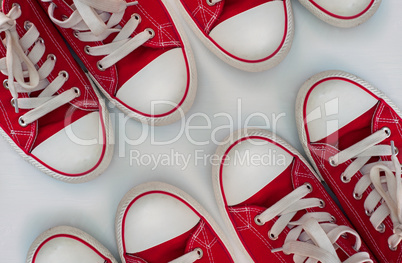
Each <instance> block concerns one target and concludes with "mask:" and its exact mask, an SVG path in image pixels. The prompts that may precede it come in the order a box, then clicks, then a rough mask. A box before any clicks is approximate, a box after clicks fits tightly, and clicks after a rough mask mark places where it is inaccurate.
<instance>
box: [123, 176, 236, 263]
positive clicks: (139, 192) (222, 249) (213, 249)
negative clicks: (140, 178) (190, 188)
mask: <svg viewBox="0 0 402 263" xmlns="http://www.w3.org/2000/svg"><path fill="white" fill-rule="evenodd" d="M116 236H117V246H118V249H119V253H120V258H121V260H122V262H123V263H141V262H148V263H162V262H172V263H179V262H189V263H190V262H197V263H198V262H200V263H202V262H219V263H225V262H234V261H233V256H232V252H231V251H230V250H229V247H228V246H227V241H226V240H225V238H224V237H223V234H222V232H221V230H220V229H219V227H218V225H217V224H216V223H215V222H214V220H213V219H212V218H211V216H210V215H209V214H208V213H207V211H205V209H204V208H202V207H201V205H200V204H198V203H197V202H196V201H195V200H194V199H193V198H191V197H190V196H189V195H188V194H186V193H184V192H183V191H181V190H179V189H177V188H175V187H173V186H170V185H167V184H163V183H159V182H153V183H147V184H143V185H140V186H137V187H135V188H133V189H131V190H130V191H129V192H128V193H127V194H126V195H125V196H124V198H123V200H122V201H121V202H120V205H119V208H118V210H117V214H116Z"/></svg>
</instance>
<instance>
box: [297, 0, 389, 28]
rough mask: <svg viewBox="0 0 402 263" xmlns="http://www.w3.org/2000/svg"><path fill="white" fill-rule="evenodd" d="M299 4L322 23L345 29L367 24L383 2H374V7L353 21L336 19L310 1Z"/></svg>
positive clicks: (376, 0) (302, 0) (379, 0)
mask: <svg viewBox="0 0 402 263" xmlns="http://www.w3.org/2000/svg"><path fill="white" fill-rule="evenodd" d="M330 1H336V0H330ZM299 2H300V3H301V4H302V5H303V6H304V7H305V8H307V10H309V11H310V12H311V13H312V14H313V15H315V16H316V17H318V18H319V19H321V20H322V21H324V22H326V23H328V24H330V25H333V26H336V27H343V28H350V27H355V26H358V25H360V24H363V23H364V22H366V21H367V20H368V19H369V18H370V17H372V16H373V15H374V14H375V12H377V10H378V8H379V7H380V4H381V0H374V3H373V5H372V6H371V7H370V8H369V9H368V10H367V11H366V12H365V13H364V14H362V15H360V16H358V17H356V18H353V19H342V18H338V17H334V16H332V15H330V14H328V13H326V12H324V11H322V10H320V9H319V8H317V7H316V6H315V5H314V4H312V3H311V1H310V0H299Z"/></svg>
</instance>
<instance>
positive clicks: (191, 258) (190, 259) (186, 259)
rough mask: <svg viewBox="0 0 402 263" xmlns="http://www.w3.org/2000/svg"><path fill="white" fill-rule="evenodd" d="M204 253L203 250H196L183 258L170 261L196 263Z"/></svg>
mask: <svg viewBox="0 0 402 263" xmlns="http://www.w3.org/2000/svg"><path fill="white" fill-rule="evenodd" d="M202 256H203V251H202V249H201V248H196V249H194V250H193V251H191V252H188V253H186V254H184V255H183V256H181V257H179V258H177V259H175V260H172V261H170V262H169V263H194V262H195V261H197V260H198V259H200V258H202Z"/></svg>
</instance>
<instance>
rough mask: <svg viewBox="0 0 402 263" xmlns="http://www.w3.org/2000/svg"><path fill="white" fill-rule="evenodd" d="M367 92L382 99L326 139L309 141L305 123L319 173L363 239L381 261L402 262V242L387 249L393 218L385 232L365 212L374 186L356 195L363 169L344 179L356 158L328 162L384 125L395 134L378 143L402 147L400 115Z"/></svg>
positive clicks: (388, 219) (386, 221) (386, 223)
mask: <svg viewBox="0 0 402 263" xmlns="http://www.w3.org/2000/svg"><path fill="white" fill-rule="evenodd" d="M345 81H348V82H350V83H351V81H350V80H349V79H348V80H346V79H345ZM354 84H355V85H356V86H357V87H359V88H361V89H363V90H365V88H364V87H362V86H361V85H359V84H357V83H354ZM366 91H367V90H366ZM367 92H368V93H370V94H371V95H372V96H373V97H375V98H376V99H378V100H379V102H378V103H377V104H376V105H375V106H374V107H373V108H372V109H370V110H368V111H367V112H366V113H364V114H363V115H361V116H360V117H358V118H356V119H355V120H354V121H352V122H351V123H349V124H347V125H346V126H344V127H342V128H341V129H339V130H338V131H337V132H336V133H334V134H331V135H329V136H328V137H327V138H324V139H322V140H321V141H319V142H315V143H313V142H310V141H309V136H308V129H307V125H306V124H305V130H306V132H307V140H308V148H309V151H310V153H311V155H312V158H313V159H314V161H315V163H316V166H317V167H318V169H319V172H320V173H321V175H322V176H323V177H324V180H325V181H326V182H327V183H328V185H329V186H330V188H331V189H332V191H333V192H334V193H335V195H336V196H337V198H338V199H339V201H340V203H341V205H342V207H343V209H344V210H345V212H346V214H347V215H348V217H349V219H350V220H351V221H352V223H353V225H354V226H355V228H356V229H357V230H358V232H359V234H360V235H361V236H362V239H363V240H365V242H366V243H367V245H368V246H369V247H370V249H371V251H373V253H374V254H375V255H376V257H377V258H378V260H379V261H380V262H395V263H396V262H401V261H402V248H401V246H400V245H399V246H398V248H397V250H396V251H392V250H390V249H389V248H388V237H389V236H390V235H392V234H393V230H392V229H393V224H392V222H391V219H390V217H387V218H386V220H385V221H384V224H385V227H386V228H385V232H384V233H380V232H378V231H376V230H375V229H374V227H373V225H372V224H371V222H370V217H369V216H367V215H366V214H365V209H364V201H365V200H366V198H367V196H368V194H369V193H370V192H371V191H372V187H369V188H368V189H367V191H366V192H365V193H364V194H363V196H362V198H361V199H360V200H356V199H355V198H353V193H354V188H355V185H356V183H357V182H358V181H359V179H360V178H361V177H362V176H363V175H362V174H361V172H360V171H359V172H357V173H356V174H355V175H354V176H353V177H352V178H351V181H350V182H349V183H343V182H342V181H341V174H342V173H343V172H344V171H345V169H346V168H347V167H348V166H349V165H350V164H351V163H352V161H353V160H349V161H347V162H345V163H343V164H340V165H338V166H337V167H332V166H331V165H330V164H329V162H328V159H329V157H331V156H333V155H335V154H336V153H338V152H339V151H341V150H343V149H345V148H347V147H349V146H351V145H353V144H355V143H357V142H359V141H361V140H362V139H364V138H366V137H367V136H369V135H370V134H372V133H374V132H376V131H378V130H380V129H381V128H383V127H388V128H390V129H391V131H392V133H391V136H390V137H389V138H388V139H386V140H384V141H382V142H381V143H380V144H379V145H390V143H391V141H394V143H395V146H396V147H397V148H399V149H401V147H402V140H401V135H402V126H401V117H400V116H399V115H398V114H397V113H396V112H395V111H394V110H393V109H392V107H391V106H390V105H389V104H388V103H387V102H385V101H384V100H382V99H380V98H379V97H377V96H376V95H374V94H372V93H371V92H369V91H367ZM307 99H308V97H307ZM307 99H306V101H307ZM303 116H304V118H305V117H306V110H305V109H304V113H303ZM379 158H380V160H383V161H387V160H388V161H389V160H391V159H390V156H379ZM398 158H399V160H402V156H401V155H399V156H398ZM373 161H378V158H377V157H375V158H372V160H370V162H373Z"/></svg>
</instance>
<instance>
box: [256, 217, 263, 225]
mask: <svg viewBox="0 0 402 263" xmlns="http://www.w3.org/2000/svg"><path fill="white" fill-rule="evenodd" d="M254 222H255V224H256V225H257V226H263V225H264V223H263V222H262V221H261V219H260V217H259V216H256V217H254Z"/></svg>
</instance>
